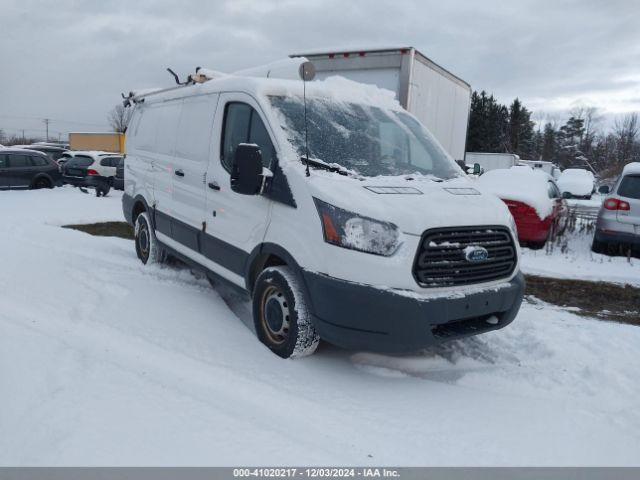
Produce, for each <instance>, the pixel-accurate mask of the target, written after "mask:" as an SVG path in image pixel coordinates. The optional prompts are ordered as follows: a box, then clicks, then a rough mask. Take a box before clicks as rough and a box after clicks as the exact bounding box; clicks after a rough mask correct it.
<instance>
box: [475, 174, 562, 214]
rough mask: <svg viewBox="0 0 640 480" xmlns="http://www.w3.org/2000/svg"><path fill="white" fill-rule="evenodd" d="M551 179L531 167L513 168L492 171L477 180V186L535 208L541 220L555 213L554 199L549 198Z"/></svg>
mask: <svg viewBox="0 0 640 480" xmlns="http://www.w3.org/2000/svg"><path fill="white" fill-rule="evenodd" d="M549 180H550V177H549V175H547V174H546V173H544V172H541V171H540V170H534V169H532V168H529V167H511V168H508V169H507V168H503V169H496V170H491V171H489V172H487V173H485V174H484V175H482V176H480V177H479V178H478V179H477V186H478V188H479V189H480V190H482V191H483V192H485V193H491V194H494V195H496V196H498V197H500V198H501V199H502V200H513V201H516V202H522V203H526V204H527V205H529V206H530V207H533V208H534V209H535V210H536V212H537V214H538V216H539V217H540V218H541V219H545V218H547V217H548V216H549V215H551V212H552V211H553V199H551V198H549V184H548V182H549Z"/></svg>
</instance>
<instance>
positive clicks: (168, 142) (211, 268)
mask: <svg viewBox="0 0 640 480" xmlns="http://www.w3.org/2000/svg"><path fill="white" fill-rule="evenodd" d="M132 100H133V102H134V103H135V104H136V105H135V111H134V114H133V117H132V120H131V123H130V126H129V129H128V132H127V141H126V163H125V165H126V167H125V168H126V170H125V194H124V196H123V210H124V214H125V217H126V219H127V220H128V222H129V223H131V224H132V225H135V246H136V251H137V254H138V257H139V258H140V259H141V261H142V262H143V263H145V264H149V263H151V262H157V261H161V260H162V259H163V258H164V255H166V254H170V255H173V256H176V257H178V258H180V259H182V260H183V261H185V262H187V263H189V264H190V265H192V266H195V267H197V268H200V269H202V270H203V271H205V272H206V274H207V275H208V276H209V277H210V278H212V279H215V280H218V281H225V282H227V283H229V284H230V285H233V286H234V287H236V288H238V289H240V290H242V291H243V292H244V293H246V294H248V296H249V297H250V298H251V299H252V302H253V315H254V323H255V328H256V332H257V335H258V337H259V338H260V340H261V341H262V342H263V343H264V344H265V345H267V346H268V347H269V348H270V349H271V350H272V351H273V352H275V353H276V354H278V355H280V356H281V357H292V356H302V355H306V354H310V353H312V352H313V351H314V350H315V348H316V346H317V344H318V342H319V340H320V339H324V340H326V341H328V342H330V343H333V344H335V345H338V346H342V347H345V348H354V349H367V350H378V351H389V352H402V351H413V350H417V349H419V348H422V347H425V346H428V345H432V344H435V343H439V342H442V341H445V340H450V339H455V338H459V337H464V336H468V335H474V334H478V333H482V332H486V331H489V330H495V329H498V328H502V327H504V326H505V325H507V324H509V323H510V322H511V321H512V320H513V319H514V317H515V316H516V314H517V312H518V310H519V308H520V303H521V301H522V295H523V288H524V281H523V277H522V274H521V273H520V272H519V265H518V256H519V253H518V247H517V241H516V233H515V227H514V224H513V220H512V217H511V215H510V214H509V212H508V210H507V208H506V207H505V205H504V204H503V202H501V201H500V200H498V199H497V198H496V197H493V196H488V195H484V194H482V193H480V192H479V191H478V190H476V189H475V188H473V185H472V184H471V183H470V181H469V180H468V179H467V178H466V175H464V174H463V173H462V171H461V170H460V168H459V167H458V166H457V165H456V164H455V162H454V161H453V160H452V159H451V157H450V156H449V155H448V154H447V153H446V152H445V151H444V150H443V148H442V147H441V146H440V145H439V144H438V142H437V141H436V140H435V139H434V137H433V136H432V135H431V134H430V133H429V132H428V131H427V130H426V129H425V128H424V127H423V126H422V125H421V124H420V123H419V122H418V121H417V120H416V119H415V117H413V116H412V115H411V114H408V113H407V112H406V111H404V110H403V109H402V107H401V106H400V104H399V103H398V102H397V101H396V100H394V99H393V97H391V96H388V95H387V94H386V93H385V92H384V91H381V90H379V89H378V88H376V87H372V86H366V85H361V84H357V83H355V82H351V81H349V80H345V79H342V78H337V77H336V78H331V79H327V80H325V81H322V82H311V83H307V84H306V109H305V101H304V99H303V82H302V81H300V80H297V81H296V80H282V79H273V78H248V77H239V76H224V77H222V78H218V79H214V80H211V81H208V82H205V83H203V84H196V85H191V86H186V87H179V88H175V89H172V90H169V91H164V92H157V93H155V94H147V95H140V96H138V97H135V96H134V97H133V98H132ZM305 112H306V113H305ZM305 118H306V122H305ZM305 126H307V127H308V130H306V129H305ZM307 158H308V160H307ZM212 340H214V339H212Z"/></svg>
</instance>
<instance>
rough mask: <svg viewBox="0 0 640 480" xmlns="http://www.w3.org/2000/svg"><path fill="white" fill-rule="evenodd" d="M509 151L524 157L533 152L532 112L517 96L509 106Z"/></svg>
mask: <svg viewBox="0 0 640 480" xmlns="http://www.w3.org/2000/svg"><path fill="white" fill-rule="evenodd" d="M509 151H511V152H512V153H516V154H518V155H520V156H521V157H523V158H527V157H530V156H531V155H532V153H533V121H532V120H531V112H530V111H529V110H527V109H526V108H525V107H524V106H523V105H522V103H521V102H520V100H519V99H517V98H516V99H515V100H514V101H513V103H512V104H511V106H510V107H509Z"/></svg>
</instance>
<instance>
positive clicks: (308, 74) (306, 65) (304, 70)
mask: <svg viewBox="0 0 640 480" xmlns="http://www.w3.org/2000/svg"><path fill="white" fill-rule="evenodd" d="M298 73H299V74H300V78H302V103H303V104H304V150H305V157H306V162H305V163H306V164H307V168H306V175H307V177H310V176H311V172H310V171H309V126H308V124H307V81H309V80H313V78H314V77H315V76H316V67H315V66H314V65H313V63H311V62H309V61H307V62H303V63H301V64H300V67H299V69H298Z"/></svg>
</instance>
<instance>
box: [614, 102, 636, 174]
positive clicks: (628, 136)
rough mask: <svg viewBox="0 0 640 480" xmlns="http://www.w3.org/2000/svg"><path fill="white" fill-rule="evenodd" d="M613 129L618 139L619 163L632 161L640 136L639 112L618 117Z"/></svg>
mask: <svg viewBox="0 0 640 480" xmlns="http://www.w3.org/2000/svg"><path fill="white" fill-rule="evenodd" d="M613 130H614V132H615V135H616V137H617V140H618V163H619V164H622V165H624V164H626V163H628V162H630V161H631V157H632V154H633V147H634V144H635V143H636V138H637V136H638V114H637V113H628V114H626V115H625V116H624V117H622V118H617V119H616V123H615V126H614V129H613Z"/></svg>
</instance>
